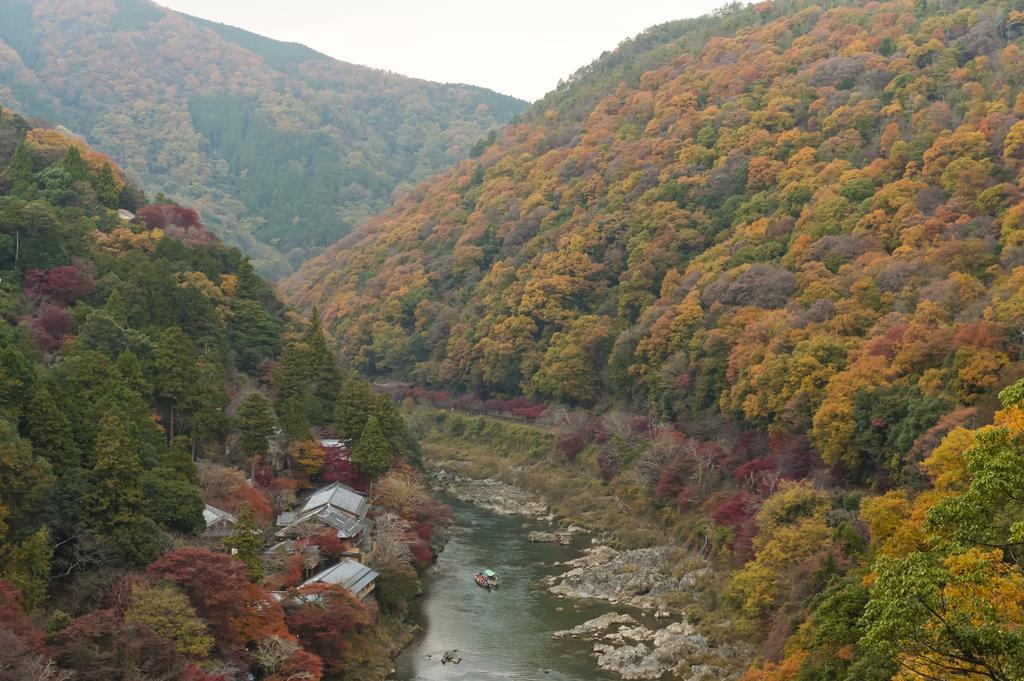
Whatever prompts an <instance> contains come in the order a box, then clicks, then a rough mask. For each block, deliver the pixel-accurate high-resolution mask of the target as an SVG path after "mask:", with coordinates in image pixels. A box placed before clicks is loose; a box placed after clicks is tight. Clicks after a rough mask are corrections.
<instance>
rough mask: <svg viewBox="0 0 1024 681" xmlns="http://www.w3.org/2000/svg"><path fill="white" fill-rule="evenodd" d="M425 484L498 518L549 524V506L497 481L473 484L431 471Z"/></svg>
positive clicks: (488, 480) (481, 481) (529, 494)
mask: <svg viewBox="0 0 1024 681" xmlns="http://www.w3.org/2000/svg"><path fill="white" fill-rule="evenodd" d="M428 481H429V483H430V485H431V486H432V487H433V488H434V489H436V490H438V491H440V492H443V493H445V494H449V495H451V496H453V497H455V498H456V499H458V500H459V501H465V502H466V503H469V504H473V505H474V506H479V507H480V508H483V509H485V510H488V511H490V512H492V513H497V514H498V515H505V516H510V515H524V516H528V517H531V518H538V519H541V520H548V521H550V520H552V518H551V516H550V511H549V508H548V505H547V503H546V502H545V501H544V500H543V499H541V498H540V497H538V496H536V495H534V494H531V493H529V492H527V491H526V490H522V489H519V488H518V487H513V486H512V485H509V484H507V483H504V482H501V481H500V480H493V479H490V478H488V479H484V480H476V479H473V478H466V477H462V476H460V475H457V474H455V473H452V472H450V471H448V470H445V469H443V468H436V469H434V470H432V471H430V474H429V478H428Z"/></svg>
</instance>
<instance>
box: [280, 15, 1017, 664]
mask: <svg viewBox="0 0 1024 681" xmlns="http://www.w3.org/2000/svg"><path fill="white" fill-rule="evenodd" d="M1022 38H1024V6H1022V5H1021V4H1020V3H1018V2H995V1H981V2H973V1H957V0H942V1H941V2H940V1H937V0H936V1H932V0H890V1H885V2H829V3H814V2H810V1H805V0H794V1H785V0H779V1H775V2H771V1H769V2H760V3H757V4H754V5H735V6H731V7H727V8H724V9H723V10H721V11H719V12H717V13H715V14H714V15H711V16H707V17H702V18H700V19H695V20H687V21H680V22H672V23H668V24H665V25H662V26H658V27H654V28H652V29H651V30H649V31H647V32H645V33H643V34H641V35H640V36H638V37H637V38H636V39H634V40H631V41H627V42H625V43H624V44H623V45H621V46H620V47H619V48H618V49H617V50H615V51H613V52H610V53H608V54H606V55H604V56H602V57H601V58H600V59H599V60H597V61H595V62H594V63H593V64H592V65H590V66H588V67H586V68H584V69H582V70H580V71H579V72H578V73H577V74H575V75H574V76H573V77H572V78H570V79H569V80H568V81H566V82H565V83H564V84H562V86H560V87H559V88H558V89H557V90H555V91H554V92H552V93H550V94H549V95H548V96H547V97H546V98H544V99H543V100H541V101H539V102H538V103H536V104H535V105H534V106H533V107H532V108H531V109H529V110H528V111H527V112H526V113H524V114H523V115H522V116H521V117H520V118H519V119H518V120H517V121H516V122H515V123H514V124H512V125H509V126H506V127H505V128H504V129H502V130H501V132H500V133H499V134H498V135H497V136H496V138H495V139H494V141H493V143H491V142H490V141H489V140H488V141H486V142H485V145H484V147H483V149H482V152H481V154H480V155H479V156H477V157H475V158H471V159H469V160H466V161H463V162H462V163H460V164H458V165H457V166H455V167H454V168H453V169H451V170H449V171H447V172H444V173H441V174H440V175H438V176H437V177H435V178H433V179H432V180H430V181H428V182H425V183H423V184H421V185H420V186H419V187H418V188H417V189H416V190H415V191H413V192H410V193H408V194H405V195H404V196H402V197H399V198H398V199H397V200H396V202H395V205H394V206H393V207H392V208H390V209H388V210H386V211H384V212H383V213H381V214H379V215H377V216H376V217H374V218H373V219H371V220H370V221H369V222H367V223H366V224H364V225H363V226H361V227H360V228H359V229H357V230H356V231H355V232H354V233H353V234H352V235H350V236H349V237H347V238H346V239H344V240H343V241H341V242H339V243H338V244H336V245H335V246H333V247H331V248H329V249H328V250H327V251H326V252H325V253H324V254H323V255H321V256H319V257H317V258H314V259H313V260H311V261H309V262H308V263H306V264H305V265H304V266H303V267H302V268H301V270H300V271H299V273H298V274H296V275H293V276H292V277H290V278H289V279H288V280H287V281H286V282H285V283H284V285H283V290H284V291H286V293H287V294H288V295H289V297H290V299H291V300H292V301H293V302H295V303H297V304H300V305H304V306H313V305H315V306H317V307H319V309H320V311H321V312H322V313H323V316H324V319H325V322H326V325H327V328H328V330H329V332H330V333H331V335H332V336H333V338H334V340H335V342H336V344H337V347H338V348H339V350H340V352H341V354H342V356H343V357H344V358H345V359H346V360H347V361H348V362H349V363H350V364H351V365H352V366H353V367H355V368H357V369H358V370H360V371H362V372H364V373H367V374H371V375H376V376H386V377H390V378H399V379H401V380H404V381H407V382H410V383H413V384H415V385H416V386H417V387H416V389H415V390H413V391H410V394H414V393H415V394H417V395H419V396H420V398H423V399H424V400H426V401H428V402H433V403H438V404H445V403H446V402H447V403H453V402H454V401H455V397H454V396H457V395H463V394H476V395H478V396H480V397H482V398H487V399H491V400H495V399H499V400H500V399H504V400H510V399H513V398H516V397H517V396H519V395H526V396H527V397H528V398H530V399H532V400H535V401H537V402H540V403H542V404H543V403H551V404H563V405H566V406H567V407H569V409H570V410H577V411H579V412H581V413H578V414H577V415H575V416H573V417H572V418H569V419H561V420H559V421H558V422H557V426H558V430H557V432H556V435H557V439H556V440H555V441H554V446H551V445H546V446H545V447H544V448H543V453H542V450H541V448H540V447H537V448H534V447H532V445H531V442H532V439H533V438H535V437H540V436H539V435H535V432H536V431H532V430H531V431H527V432H525V433H522V432H520V430H515V431H514V432H510V433H506V435H507V436H508V441H502V440H503V438H501V437H495V438H491V439H490V445H489V446H492V447H493V448H494V449H495V451H494V452H492V453H486V452H481V451H480V450H481V449H482V448H483V447H484V445H483V444H481V442H479V441H477V440H478V438H479V437H480V435H481V434H482V433H485V432H486V431H487V430H488V429H491V428H498V426H497V425H495V424H493V423H490V422H485V423H480V422H476V421H461V420H458V419H457V418H456V417H446V420H445V421H444V423H439V424H437V426H436V427H437V428H438V429H439V430H438V431H437V432H438V435H436V436H435V437H436V438H440V439H441V440H443V439H444V438H459V439H460V440H463V441H466V442H468V446H469V448H470V450H471V451H472V452H475V454H474V456H473V458H474V459H475V460H476V461H477V463H474V464H473V465H474V466H475V467H477V468H479V469H480V472H482V473H486V474H490V473H492V472H494V470H496V469H497V468H498V467H499V466H501V465H503V464H502V460H503V459H506V458H508V459H512V460H515V461H520V462H522V465H523V466H524V467H525V470H524V471H522V472H519V473H516V475H519V476H522V477H523V478H524V480H525V478H526V477H528V476H530V475H531V474H533V475H534V476H535V477H536V480H534V481H533V483H534V484H535V485H536V487H537V488H538V489H548V490H551V491H552V492H559V494H554V493H553V494H551V495H550V498H551V499H552V501H553V503H558V502H557V501H556V500H557V499H559V498H560V495H561V494H564V495H566V496H567V497H568V498H570V499H576V500H578V503H580V504H581V507H582V508H584V509H586V512H587V513H589V514H591V515H592V516H593V518H594V519H595V520H597V521H599V522H598V523H595V525H597V526H601V525H602V524H605V523H606V524H607V525H605V526H607V527H609V528H614V529H616V530H617V531H619V530H620V529H621V534H622V536H623V538H624V539H626V538H630V537H631V539H627V540H629V541H636V542H637V543H640V544H652V543H656V542H657V541H660V540H659V539H658V538H659V536H663V535H664V534H666V533H668V534H670V535H672V536H674V537H675V538H676V540H677V541H679V542H680V544H685V545H686V546H688V547H689V548H690V550H691V551H697V552H699V553H701V554H702V555H705V556H706V557H707V558H708V559H709V560H712V561H713V562H714V564H715V565H716V567H717V570H718V574H719V578H720V579H721V581H722V587H721V589H717V590H715V591H714V593H717V594H718V596H716V598H715V599H714V602H713V603H712V605H713V606H714V607H713V611H715V612H720V613H721V614H720V615H719V616H721V617H726V618H729V619H730V620H732V621H733V622H734V624H735V629H736V630H737V631H738V632H740V633H743V632H746V635H747V636H749V637H750V639H751V640H752V641H754V642H756V643H757V644H758V651H757V656H758V658H759V659H758V660H755V662H754V663H753V665H752V666H751V668H750V669H749V670H748V671H747V672H746V677H747V681H760V680H772V681H777V680H782V679H801V680H810V679H823V678H825V679H849V680H851V681H852V680H853V679H857V680H864V679H868V680H872V679H879V680H881V679H898V680H899V681H906V680H909V679H920V678H924V679H928V678H934V679H946V678H957V677H963V678H988V679H996V680H1000V681H1001V680H1006V681H1009V680H1010V679H1019V678H1022V677H1024V630H1022V629H1021V626H1020V623H1021V622H1022V621H1024V571H1022V563H1021V557H1020V542H1021V541H1022V535H1021V531H1022V527H1024V526H1022V525H1021V524H1020V519H1021V518H1022V517H1024V505H1022V502H1021V500H1020V495H1019V494H1018V491H1017V490H1018V489H1019V488H1020V484H1021V481H1022V480H1024V449H1022V447H1024V445H1022V439H1021V429H1022V424H1024V419H1022V414H1024V410H1022V404H1024V402H1022V395H1024V389H1022V387H1021V384H1020V383H1018V381H1019V379H1020V377H1021V375H1022V374H1024V371H1022V364H1021V350H1022V344H1021V333H1020V330H1021V328H1022V325H1024V304H1022V302H1024V298H1022V296H1024V293H1022V291H1024V287H1022V285H1021V284H1022V282H1024V249H1022V244H1024V238H1022V237H1024V222H1022V216H1024V202H1022V194H1021V186H1022V168H1024V165H1022V164H1024V95H1021V91H1022V88H1024V69H1022V65H1024V61H1022V57H1021V55H1022ZM587 412H589V413H587ZM449 418H450V419H453V420H451V421H449V420H448V419H449ZM553 423H554V422H553ZM460 424H461V425H460ZM459 428H464V429H465V430H466V431H467V432H472V433H473V437H467V438H462V437H461V436H459V435H458V434H457V433H456V432H455V431H456V430H457V429H459ZM502 428H504V429H508V428H512V426H502ZM453 429H455V430H453ZM503 432H504V431H503ZM515 438H518V439H519V444H520V445H523V446H526V447H528V448H530V449H529V451H536V452H537V461H536V462H533V461H530V460H523V457H524V456H525V454H524V453H522V452H516V451H514V449H515V448H516V445H514V444H512V443H513V442H514V441H515ZM458 444H459V446H462V443H461V442H460V443H458ZM431 446H432V445H431V438H428V440H427V451H428V453H429V452H430V447H431ZM477 455H479V456H477ZM559 457H560V459H559ZM534 464H536V465H535V466H534ZM531 466H534V467H533V468H531ZM559 467H560V470H559ZM563 486H564V490H563V489H561V488H562V487H563ZM623 507H624V508H625V509H628V513H622V514H621V515H620V511H619V510H615V509H617V508H618V509H622V508H623Z"/></svg>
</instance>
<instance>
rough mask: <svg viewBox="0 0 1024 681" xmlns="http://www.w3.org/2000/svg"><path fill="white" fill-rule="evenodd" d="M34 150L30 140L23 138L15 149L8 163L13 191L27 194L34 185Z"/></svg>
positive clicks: (8, 174)
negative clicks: (31, 147)
mask: <svg viewBox="0 0 1024 681" xmlns="http://www.w3.org/2000/svg"><path fill="white" fill-rule="evenodd" d="M32 163H33V161H32V151H31V150H30V149H29V147H28V142H26V141H25V140H22V141H21V142H19V143H18V146H17V148H15V150H14V155H13V156H12V157H11V160H10V162H9V163H8V164H7V179H8V180H9V181H10V183H11V192H12V193H14V194H17V195H25V194H26V193H28V191H29V189H30V188H31V187H32V184H33V180H32V176H33V172H32Z"/></svg>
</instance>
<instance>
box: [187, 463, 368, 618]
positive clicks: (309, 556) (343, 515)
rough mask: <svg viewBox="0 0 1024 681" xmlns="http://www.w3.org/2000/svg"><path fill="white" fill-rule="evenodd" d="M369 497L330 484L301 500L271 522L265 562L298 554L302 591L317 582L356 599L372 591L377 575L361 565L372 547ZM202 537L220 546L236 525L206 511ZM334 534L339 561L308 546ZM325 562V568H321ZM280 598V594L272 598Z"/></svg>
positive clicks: (218, 512) (209, 508)
mask: <svg viewBox="0 0 1024 681" xmlns="http://www.w3.org/2000/svg"><path fill="white" fill-rule="evenodd" d="M371 508H372V504H371V503H370V499H369V497H367V496H366V495H365V494H363V493H361V492H357V491H356V490H354V489H352V488H351V487H348V486H347V485H344V484H342V483H340V482H335V483H331V484H330V485H326V486H324V487H321V488H319V489H317V490H315V491H314V492H313V493H312V494H310V495H308V496H306V497H304V498H303V499H300V500H299V502H298V503H297V504H296V506H295V508H294V509H293V510H291V511H288V512H285V513H282V514H280V515H279V516H278V517H277V521H276V523H275V526H276V528H277V529H276V531H275V533H274V538H275V540H276V543H275V544H274V545H273V546H271V547H270V548H269V549H267V551H266V554H265V555H266V557H267V559H268V561H280V560H282V559H286V558H287V557H290V556H294V555H300V556H301V557H302V565H303V569H304V570H305V571H306V573H307V575H308V577H307V579H306V580H305V581H303V582H302V584H301V586H308V585H311V584H316V583H322V584H330V585H334V586H341V587H343V588H345V589H347V590H348V591H349V592H350V593H352V594H353V595H354V596H356V597H357V598H360V599H365V598H367V597H368V596H369V595H370V594H371V593H372V592H373V590H374V588H375V587H376V582H377V578H378V576H379V575H378V574H377V572H375V571H374V570H373V569H371V568H370V567H369V566H367V565H365V564H364V563H363V559H364V556H365V555H366V553H368V552H369V550H370V549H371V548H372V536H371V534H372V530H373V520H372V519H371V518H370V517H369V513H370V510H371ZM203 517H204V518H206V528H207V529H206V535H205V536H206V537H208V538H210V539H213V540H220V541H223V539H224V538H225V537H228V536H230V535H231V533H232V532H233V531H234V526H235V524H236V523H237V522H238V519H237V518H235V516H233V515H231V514H230V513H227V512H225V511H222V510H220V509H217V508H214V507H213V506H209V505H207V506H206V509H205V510H204V511H203ZM324 533H333V534H335V536H337V538H338V540H339V542H340V543H341V558H340V560H338V561H337V562H334V561H326V560H325V557H324V556H323V555H321V552H320V550H319V547H318V546H317V545H316V544H315V543H313V542H311V541H309V540H310V539H311V538H313V537H319V536H322V535H323V534H324ZM325 563H329V564H326V565H325ZM275 595H277V596H278V597H279V598H280V597H282V596H283V593H282V594H275Z"/></svg>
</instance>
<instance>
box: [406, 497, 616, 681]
mask: <svg viewBox="0 0 1024 681" xmlns="http://www.w3.org/2000/svg"><path fill="white" fill-rule="evenodd" d="M444 501H446V502H447V503H449V504H450V505H451V506H452V508H454V509H455V518H456V521H455V527H454V528H453V531H452V536H451V539H450V540H449V542H448V545H447V546H446V547H445V549H444V551H443V552H442V553H441V555H440V556H439V557H438V560H437V563H436V565H435V566H434V567H433V568H431V570H430V572H429V573H428V575H427V576H426V577H425V581H424V594H423V596H422V597H421V598H420V599H418V601H417V603H416V605H415V606H414V607H415V611H414V612H415V616H416V619H417V621H418V623H419V624H420V625H421V626H422V631H421V632H420V633H419V635H418V636H417V637H416V639H415V640H414V641H413V643H412V644H411V645H410V646H409V647H408V648H406V649H405V651H403V652H402V654H401V655H400V656H399V658H398V659H397V661H396V663H395V667H396V670H397V672H396V673H395V674H393V675H392V676H391V678H392V679H395V680H396V681H434V680H438V681H440V680H442V679H443V680H444V681H499V680H500V681H513V680H514V681H534V680H537V681H540V680H545V681H593V680H595V679H616V678H618V677H616V676H614V675H610V674H609V673H607V672H603V671H601V670H600V669H598V667H597V664H596V662H595V660H594V657H593V655H592V654H591V646H592V645H593V643H592V642H591V643H587V642H585V641H578V640H565V639H560V640H555V639H552V638H551V634H552V633H553V632H555V631H559V630H562V629H569V628H572V627H574V626H576V625H577V624H581V623H583V622H585V621H586V620H588V619H591V618H593V617H597V616H598V615H602V614H604V613H606V612H609V611H610V610H611V607H610V606H609V604H607V603H603V602H593V603H592V602H581V601H573V600H561V599H558V598H556V597H554V596H551V595H550V594H548V592H547V591H546V590H545V589H544V588H543V587H542V586H541V585H540V584H539V581H540V580H541V579H543V578H544V577H547V576H549V575H553V574H558V573H559V572H561V571H563V570H564V568H558V567H557V566H555V563H556V562H561V561H565V560H569V559H571V558H575V557H577V556H579V555H580V548H581V547H582V546H583V542H585V541H587V539H585V537H586V536H587V535H584V537H578V538H577V539H576V541H577V543H578V544H579V545H578V546H561V545H558V544H535V543H532V542H529V541H527V540H526V535H527V533H528V532H529V531H531V530H535V529H539V530H550V529H551V528H550V527H549V526H545V525H542V524H540V523H536V522H533V521H530V520H528V519H525V518H522V517H503V516H499V515H495V514H493V513H490V512H488V511H484V510H482V509H480V508H477V507H475V506H471V505H469V504H465V503H462V502H459V501H455V500H452V499H444ZM484 568H491V569H492V570H494V571H495V572H497V573H498V574H499V575H500V577H501V587H500V588H498V589H495V590H494V591H487V590H486V589H482V588H480V587H478V586H477V585H476V584H475V583H474V582H473V579H472V576H473V573H474V572H476V571H477V570H482V569H484ZM558 608H562V609H563V610H562V612H559V611H558ZM446 650H457V651H458V653H457V654H458V655H459V656H461V657H462V662H461V663H460V664H458V665H455V664H447V665H443V664H441V657H442V655H444V652H445V651H446Z"/></svg>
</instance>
